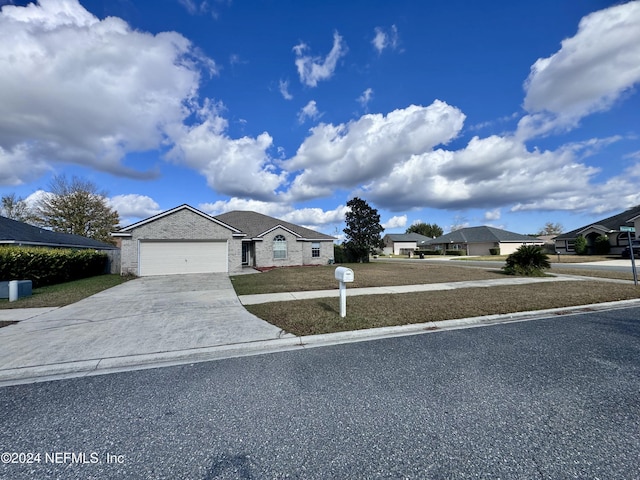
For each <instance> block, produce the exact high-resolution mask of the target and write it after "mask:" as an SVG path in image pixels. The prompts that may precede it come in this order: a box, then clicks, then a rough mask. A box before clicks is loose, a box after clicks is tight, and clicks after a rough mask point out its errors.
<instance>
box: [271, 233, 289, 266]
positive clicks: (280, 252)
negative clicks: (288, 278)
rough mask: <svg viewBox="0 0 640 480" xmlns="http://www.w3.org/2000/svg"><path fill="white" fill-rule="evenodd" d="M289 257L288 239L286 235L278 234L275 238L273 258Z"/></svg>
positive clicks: (282, 258)
mask: <svg viewBox="0 0 640 480" xmlns="http://www.w3.org/2000/svg"><path fill="white" fill-rule="evenodd" d="M286 258H287V239H286V238H285V237H284V235H276V236H275V237H274V238H273V259H274V260H285V259H286Z"/></svg>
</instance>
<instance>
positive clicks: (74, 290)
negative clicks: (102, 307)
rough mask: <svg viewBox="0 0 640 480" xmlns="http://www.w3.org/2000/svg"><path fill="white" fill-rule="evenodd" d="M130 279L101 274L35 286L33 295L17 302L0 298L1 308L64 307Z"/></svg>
mask: <svg viewBox="0 0 640 480" xmlns="http://www.w3.org/2000/svg"><path fill="white" fill-rule="evenodd" d="M129 279H130V277H122V276H120V275H99V276H97V277H90V278H83V279H82V280H74V281H73V282H67V283H59V284H57V285H49V286H48V287H41V288H34V289H33V295H32V296H30V297H25V298H21V299H19V300H17V301H15V302H9V300H4V299H2V300H0V309H9V308H37V307H62V306H64V305H69V304H71V303H75V302H77V301H79V300H82V299H83V298H86V297H89V296H91V295H93V294H96V293H98V292H101V291H102V290H106V289H107V288H111V287H115V286H116V285H120V284H121V283H123V282H126V281H127V280H129Z"/></svg>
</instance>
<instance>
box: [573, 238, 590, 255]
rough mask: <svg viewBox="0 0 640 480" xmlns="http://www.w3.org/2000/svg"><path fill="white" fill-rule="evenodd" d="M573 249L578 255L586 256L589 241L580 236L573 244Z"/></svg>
mask: <svg viewBox="0 0 640 480" xmlns="http://www.w3.org/2000/svg"><path fill="white" fill-rule="evenodd" d="M573 248H574V250H575V251H576V254H577V255H586V254H587V249H588V247H587V239H586V238H584V237H583V236H582V235H578V236H577V237H576V241H575V243H574V244H573Z"/></svg>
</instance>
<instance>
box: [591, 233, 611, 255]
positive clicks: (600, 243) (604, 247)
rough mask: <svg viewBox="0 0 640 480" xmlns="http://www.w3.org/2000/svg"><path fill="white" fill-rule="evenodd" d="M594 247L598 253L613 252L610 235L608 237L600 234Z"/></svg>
mask: <svg viewBox="0 0 640 480" xmlns="http://www.w3.org/2000/svg"><path fill="white" fill-rule="evenodd" d="M593 247H594V251H595V253H596V255H606V254H607V253H609V252H611V244H610V243H609V237H607V236H606V235H600V236H599V237H597V238H596V240H595V242H594V244H593Z"/></svg>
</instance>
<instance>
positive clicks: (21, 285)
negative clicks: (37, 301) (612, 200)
mask: <svg viewBox="0 0 640 480" xmlns="http://www.w3.org/2000/svg"><path fill="white" fill-rule="evenodd" d="M31 293H32V283H31V280H11V281H10V282H0V298H8V299H9V301H10V302H14V301H16V300H18V299H19V298H22V297H30V296H31Z"/></svg>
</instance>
